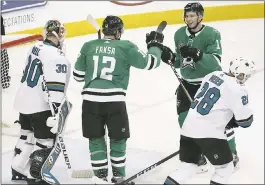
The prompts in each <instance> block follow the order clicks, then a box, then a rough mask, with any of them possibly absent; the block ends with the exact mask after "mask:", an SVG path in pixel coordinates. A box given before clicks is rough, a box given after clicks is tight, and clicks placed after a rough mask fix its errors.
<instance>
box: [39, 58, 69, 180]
mask: <svg viewBox="0 0 265 185" xmlns="http://www.w3.org/2000/svg"><path fill="white" fill-rule="evenodd" d="M39 68H40V73H41V75H42V76H43V82H42V85H43V87H44V90H45V91H46V93H47V95H48V104H49V106H50V109H51V112H52V116H57V119H59V125H58V130H57V134H56V140H55V144H54V147H53V149H52V150H51V152H50V154H49V156H48V157H47V159H46V160H45V162H44V164H43V166H42V168H41V176H42V178H43V180H45V181H46V182H47V183H51V184H60V183H59V181H58V180H57V179H56V177H55V176H53V175H52V174H51V172H50V171H51V169H52V167H53V166H54V164H55V162H56V160H57V159H58V157H59V155H60V153H61V151H63V155H64V159H65V164H66V166H67V172H68V173H70V172H71V171H72V169H71V164H70V160H69V157H68V154H67V150H66V147H65V144H64V140H63V136H62V132H63V131H64V129H65V124H66V119H67V117H68V115H69V113H70V111H71V109H72V104H71V103H70V102H69V101H68V100H67V99H66V97H64V100H63V101H62V103H61V105H60V107H59V108H58V114H57V115H56V114H55V110H54V108H53V105H52V102H51V100H50V98H51V95H50V92H49V90H48V86H47V82H46V78H45V75H44V72H43V71H44V70H43V64H42V63H41V62H40V63H39Z"/></svg>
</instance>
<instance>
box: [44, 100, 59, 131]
mask: <svg viewBox="0 0 265 185" xmlns="http://www.w3.org/2000/svg"><path fill="white" fill-rule="evenodd" d="M60 105H61V104H60V103H52V106H53V110H54V113H55V116H51V117H48V119H47V121H46V125H47V126H48V127H52V128H51V130H50V131H51V132H52V133H54V134H56V133H57V130H58V124H59V117H58V115H57V113H58V110H59V107H60Z"/></svg>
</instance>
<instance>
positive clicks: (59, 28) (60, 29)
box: [43, 20, 66, 45]
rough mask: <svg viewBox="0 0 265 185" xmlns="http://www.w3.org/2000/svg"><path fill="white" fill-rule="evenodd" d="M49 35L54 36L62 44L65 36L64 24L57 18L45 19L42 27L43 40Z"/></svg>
mask: <svg viewBox="0 0 265 185" xmlns="http://www.w3.org/2000/svg"><path fill="white" fill-rule="evenodd" d="M49 35H53V36H55V37H56V38H57V39H58V41H59V42H60V44H61V45H62V44H63V42H64V39H65V36H66V30H65V27H64V25H63V24H62V23H61V22H60V21H58V20H49V21H47V23H46V24H45V26H44V29H43V40H45V39H46V38H47V36H49Z"/></svg>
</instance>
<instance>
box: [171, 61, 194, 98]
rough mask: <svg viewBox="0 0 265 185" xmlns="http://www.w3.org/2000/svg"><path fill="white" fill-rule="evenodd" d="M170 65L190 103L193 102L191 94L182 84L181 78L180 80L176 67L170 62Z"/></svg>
mask: <svg viewBox="0 0 265 185" xmlns="http://www.w3.org/2000/svg"><path fill="white" fill-rule="evenodd" d="M168 63H169V65H170V67H171V69H172V71H173V72H174V74H175V76H176V77H177V79H178V81H179V83H180V85H181V87H182V88H183V90H184V92H185V94H186V95H187V97H188V99H189V101H190V102H192V101H193V100H192V98H191V96H190V94H189V92H188V91H187V89H186V87H185V86H184V85H183V83H182V81H181V78H180V76H179V74H178V72H177V71H176V68H175V67H174V65H173V63H172V62H171V61H170V60H168Z"/></svg>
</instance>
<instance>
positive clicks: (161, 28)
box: [156, 21, 167, 33]
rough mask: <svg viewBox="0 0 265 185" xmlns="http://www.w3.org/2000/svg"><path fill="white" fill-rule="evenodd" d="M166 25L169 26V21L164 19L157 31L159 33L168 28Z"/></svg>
mask: <svg viewBox="0 0 265 185" xmlns="http://www.w3.org/2000/svg"><path fill="white" fill-rule="evenodd" d="M166 26H167V21H162V22H161V23H160V24H159V25H158V27H157V29H156V31H157V32H158V33H162V32H163V30H164V29H165V28H166Z"/></svg>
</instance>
